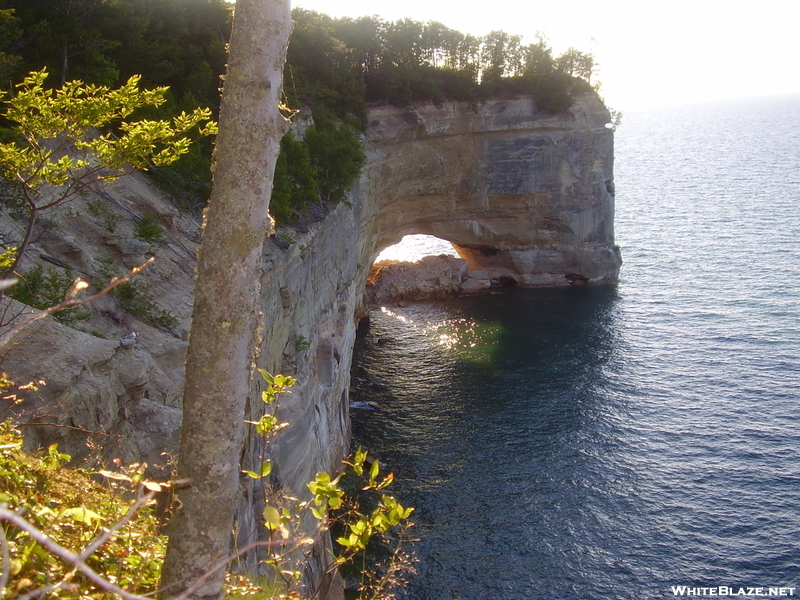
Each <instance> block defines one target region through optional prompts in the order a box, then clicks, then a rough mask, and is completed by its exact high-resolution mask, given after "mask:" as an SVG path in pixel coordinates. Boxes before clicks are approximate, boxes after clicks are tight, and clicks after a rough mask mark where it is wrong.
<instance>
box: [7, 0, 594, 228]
mask: <svg viewBox="0 0 800 600" xmlns="http://www.w3.org/2000/svg"><path fill="white" fill-rule="evenodd" d="M292 16H293V19H294V31H293V33H292V37H291V40H290V44H289V51H288V57H287V63H286V67H285V70H284V94H285V102H286V104H287V105H288V106H289V107H291V108H293V109H310V110H311V111H312V113H313V115H314V123H315V125H314V126H313V127H312V128H311V129H309V131H308V132H307V133H306V134H305V137H304V138H303V139H293V138H292V139H287V140H286V141H285V143H284V144H283V153H284V154H285V156H283V157H282V159H281V162H280V163H279V165H278V171H279V173H278V177H277V178H276V181H275V190H276V191H275V195H274V196H273V202H274V206H273V209H272V212H273V214H274V215H275V216H277V218H278V219H279V221H282V222H288V221H290V220H291V219H292V218H297V217H298V216H299V215H301V214H302V213H303V211H304V210H305V209H306V208H307V207H308V206H309V204H310V203H312V202H314V201H315V200H316V201H318V202H319V201H331V202H336V201H340V200H342V199H343V197H344V193H345V192H346V191H347V189H348V188H349V186H350V185H351V184H352V182H353V181H354V179H355V177H357V175H358V169H359V167H360V165H361V162H362V161H363V153H360V152H359V149H358V148H357V147H356V146H357V145H358V144H357V142H358V133H359V132H361V131H363V130H364V129H365V128H366V126H367V106H368V105H369V104H370V103H380V102H388V103H392V104H396V105H399V106H407V105H410V104H411V103H413V102H434V103H439V102H443V101H446V100H456V101H465V102H469V103H473V104H479V103H480V102H482V101H485V100H486V99H488V98H492V97H508V96H513V95H520V94H526V95H531V96H532V97H533V98H534V99H535V101H536V104H537V107H538V108H539V109H540V110H542V111H546V112H550V113H554V114H555V113H560V112H564V111H566V110H567V109H568V108H569V107H570V105H571V103H572V97H573V95H574V94H576V93H581V92H585V91H589V90H590V89H591V84H592V74H593V71H594V67H595V65H594V59H593V57H592V56H591V54H586V53H583V52H581V51H578V50H576V49H574V48H570V49H569V50H567V51H566V52H565V53H563V54H562V55H560V56H554V55H553V52H552V48H551V47H550V46H549V44H548V43H547V40H546V39H544V38H543V37H538V38H537V39H536V40H535V41H534V42H533V43H528V44H524V43H523V40H522V37H521V36H519V35H511V34H508V33H506V32H503V31H492V32H491V33H489V34H487V35H486V36H482V37H477V36H473V35H470V34H465V33H461V32H459V31H456V30H454V29H450V28H449V27H447V26H445V25H443V24H442V23H438V22H435V21H429V22H421V21H414V20H411V19H401V20H398V21H386V20H383V19H381V18H379V17H377V16H370V17H367V16H365V17H359V18H350V17H342V18H333V17H330V16H328V15H324V14H320V13H317V12H314V11H309V10H304V9H301V8H296V9H294V11H293V13H292ZM231 21H232V4H230V3H228V2H226V1H224V0H0V89H2V90H12V89H13V85H14V83H15V82H18V81H21V80H22V79H23V78H24V77H25V75H26V74H27V73H29V72H30V71H33V70H39V69H42V68H47V70H48V71H49V72H50V73H52V74H53V75H52V77H51V78H50V81H49V83H50V84H51V85H54V86H60V85H63V83H64V82H65V81H68V80H73V79H81V80H83V81H84V82H86V83H91V84H103V85H111V86H115V85H120V84H121V83H123V82H124V81H126V80H127V79H128V78H129V77H130V76H131V75H137V74H138V75H141V83H142V86H143V87H145V88H150V87H156V86H169V88H170V89H169V92H168V94H167V102H166V103H165V104H164V105H162V106H161V107H159V108H158V109H157V111H156V113H157V114H147V115H143V116H147V117H149V118H169V117H172V116H174V115H175V114H177V113H179V112H180V111H182V110H185V111H191V110H193V109H194V108H197V107H210V108H211V109H212V110H213V111H217V110H218V108H219V102H220V85H221V80H220V76H221V75H222V73H223V72H224V70H225V62H226V57H227V47H226V44H227V42H228V39H229V36H230V29H231ZM2 125H3V124H2V123H0V126H2ZM334 147H335V148H339V149H340V152H339V153H338V154H337V153H332V152H330V151H328V150H329V149H330V148H334ZM211 150H212V142H210V141H204V142H202V143H200V144H197V145H195V146H194V147H193V149H192V151H191V152H190V153H189V154H188V155H186V156H185V157H184V158H182V159H181V160H180V161H179V162H178V163H177V164H176V165H174V166H171V167H168V168H162V169H157V170H154V175H155V177H156V179H157V181H158V182H159V183H160V184H161V185H162V186H163V187H165V188H166V190H167V191H168V192H170V193H172V194H173V195H174V196H175V197H176V200H177V201H178V203H179V204H181V205H182V206H184V207H186V208H191V207H194V206H199V205H201V204H202V203H204V202H205V200H206V199H207V198H208V194H209V191H210V182H211V174H210V165H211Z"/></svg>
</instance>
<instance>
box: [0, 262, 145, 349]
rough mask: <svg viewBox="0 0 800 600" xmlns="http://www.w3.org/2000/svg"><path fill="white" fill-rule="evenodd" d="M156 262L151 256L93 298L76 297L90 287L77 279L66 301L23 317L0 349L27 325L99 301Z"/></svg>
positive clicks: (0, 338)
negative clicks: (73, 307) (66, 309)
mask: <svg viewBox="0 0 800 600" xmlns="http://www.w3.org/2000/svg"><path fill="white" fill-rule="evenodd" d="M154 260H155V258H154V257H152V256H151V257H150V258H148V259H147V261H146V262H144V263H143V264H141V265H139V266H138V267H134V268H133V269H131V271H130V273H128V274H127V275H125V276H124V277H120V278H119V279H117V278H114V279H112V280H111V282H110V283H109V284H108V285H107V286H106V287H104V288H103V289H102V290H100V291H99V292H97V293H96V294H92V295H91V296H87V297H85V298H76V297H75V296H76V294H77V293H78V292H79V291H81V290H82V289H85V288H86V287H87V286H88V284H87V283H86V282H85V281H83V280H82V279H76V280H75V282H74V283H73V284H72V287H71V288H70V290H69V292H68V293H67V297H66V298H64V300H63V301H62V302H61V303H59V304H56V305H55V306H51V307H50V308H46V309H44V310H40V311H37V312H35V313H29V314H27V315H25V316H24V317H22V319H21V320H20V321H19V323H16V324H15V325H14V326H13V327H12V328H11V329H9V330H8V331H6V332H5V333H4V334H3V335H2V336H0V349H2V348H3V346H5V345H6V344H7V343H8V341H9V340H10V339H11V338H12V337H14V336H15V335H16V334H17V333H19V331H20V330H21V329H23V328H24V327H26V326H27V325H30V324H31V323H33V322H34V321H38V320H39V319H43V318H45V317H46V316H48V315H51V314H53V313H54V312H58V311H60V310H64V309H65V308H70V307H72V306H80V305H83V304H86V303H87V302H91V301H93V300H97V299H98V298H100V297H102V296H105V295H106V294H107V293H108V292H110V291H111V290H113V289H114V288H115V287H117V286H118V285H120V284H122V283H125V282H126V281H128V280H129V279H130V278H131V277H133V276H134V275H138V274H139V273H141V272H142V271H143V270H144V269H145V268H147V267H149V266H150V265H151V264H153V261H154Z"/></svg>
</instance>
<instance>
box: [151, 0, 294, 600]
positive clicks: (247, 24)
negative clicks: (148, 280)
mask: <svg viewBox="0 0 800 600" xmlns="http://www.w3.org/2000/svg"><path fill="white" fill-rule="evenodd" d="M291 23H292V22H291V12H290V5H289V0H237V2H236V10H235V13H234V22H233V31H232V34H231V43H230V55H229V60H228V72H227V75H226V78H225V84H224V90H223V97H222V107H221V110H220V123H219V135H218V137H217V143H216V165H215V172H214V186H213V189H212V193H211V199H210V200H209V205H208V208H207V209H206V213H205V218H204V233H203V243H202V246H201V248H200V251H199V256H198V259H199V260H198V267H197V286H196V289H195V301H194V313H193V316H192V327H191V337H190V341H189V350H188V354H187V358H186V388H185V391H184V396H183V426H182V433H181V444H180V458H179V462H178V477H179V478H180V479H184V478H185V479H188V480H189V483H188V487H186V488H185V489H180V490H178V491H177V493H176V495H177V497H178V499H179V502H178V503H177V508H176V510H175V512H174V515H173V518H172V523H171V525H170V531H169V545H168V548H167V556H166V559H165V562H164V568H163V574H162V587H167V586H170V587H169V589H168V590H166V591H165V594H166V595H167V596H172V595H175V594H176V593H177V592H179V591H181V590H184V589H186V588H187V587H188V586H189V585H191V584H192V582H194V581H196V580H197V579H198V578H199V577H200V576H201V575H202V574H203V573H204V572H206V571H207V570H208V568H209V567H210V566H211V565H212V564H214V563H217V562H219V561H220V560H221V559H223V558H224V557H225V556H227V555H228V554H229V552H230V551H231V539H232V532H231V530H232V525H233V517H234V514H233V513H234V506H235V505H236V503H237V493H238V490H239V473H240V467H239V455H240V451H241V446H242V438H243V427H244V422H243V419H244V408H245V401H246V398H247V396H248V394H249V392H250V385H251V378H252V373H253V362H254V354H255V348H256V343H257V339H258V335H259V329H260V324H261V318H260V306H259V295H260V286H259V278H260V276H261V249H262V243H263V240H264V236H265V232H266V230H267V219H268V215H267V209H268V207H269V200H270V195H271V192H272V177H273V172H274V169H275V161H276V159H277V156H278V150H279V143H280V139H281V137H283V135H284V133H285V132H286V131H287V129H288V122H287V121H286V119H284V118H283V116H281V114H280V112H279V110H278V105H279V102H280V98H281V77H282V72H283V65H284V62H285V57H286V46H287V43H288V38H289V33H290V31H291ZM223 579H224V570H223V571H221V572H218V573H216V574H215V575H214V576H213V577H209V578H208V579H207V580H206V581H205V583H204V585H203V586H202V587H201V588H200V589H199V590H197V591H196V592H194V593H193V594H192V596H191V597H192V598H218V597H220V596H221V593H222V586H223Z"/></svg>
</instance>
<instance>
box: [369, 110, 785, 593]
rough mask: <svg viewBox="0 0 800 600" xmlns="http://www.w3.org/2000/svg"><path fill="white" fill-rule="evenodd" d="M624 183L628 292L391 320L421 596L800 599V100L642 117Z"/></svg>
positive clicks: (393, 421) (387, 367) (478, 305)
mask: <svg viewBox="0 0 800 600" xmlns="http://www.w3.org/2000/svg"><path fill="white" fill-rule="evenodd" d="M615 181H616V190H617V196H616V198H617V214H616V232H617V243H618V244H619V245H620V247H621V250H622V257H623V260H624V261H625V264H624V265H623V267H622V271H621V275H620V282H619V284H618V285H617V286H608V287H594V288H561V289H539V290H522V289H516V290H511V291H505V292H503V293H501V294H497V295H487V296H483V297H479V298H468V299H467V298H464V299H452V300H447V301H441V302H420V303H413V304H411V305H410V306H408V307H405V308H398V307H386V308H384V309H376V310H374V311H373V312H372V318H371V324H370V327H369V333H368V335H366V336H365V337H363V338H362V339H360V341H359V342H358V345H357V348H356V358H355V362H357V363H360V364H362V365H363V366H364V367H365V368H366V369H367V371H368V372H369V375H370V377H371V378H372V379H375V380H378V381H380V382H382V383H383V384H384V385H385V389H373V390H371V391H369V392H368V393H366V394H363V395H361V396H360V397H358V398H354V400H359V401H365V400H372V401H375V402H377V403H379V404H380V406H381V407H382V408H381V410H353V419H354V435H355V441H356V443H361V444H363V445H364V446H365V447H367V448H369V449H373V450H375V451H377V452H378V453H379V454H380V456H381V458H382V460H383V461H384V462H385V463H387V466H388V468H389V469H390V470H392V471H394V472H395V474H396V476H397V482H396V484H395V485H394V486H393V488H394V493H395V494H396V495H397V496H399V497H400V498H401V500H402V501H403V502H404V503H405V504H408V505H411V506H415V507H416V508H417V510H416V512H415V515H414V517H415V518H414V521H415V523H416V526H415V527H414V529H413V534H414V535H415V536H416V537H417V538H419V542H417V543H416V544H414V546H413V548H414V550H415V552H416V554H417V556H418V558H419V563H418V565H417V568H418V574H417V575H416V576H415V577H414V578H413V580H412V582H411V585H410V586H409V587H408V589H407V591H406V596H405V597H407V598H410V599H415V600H440V599H442V600H453V599H455V598H460V599H462V600H483V599H527V598H542V599H544V598H547V599H565V600H571V599H575V600H585V599H595V598H597V599H617V598H619V599H640V598H641V599H649V598H654V599H660V598H674V597H677V596H676V595H675V591H674V590H673V586H693V587H709V588H711V587H717V588H718V587H719V586H725V587H727V588H730V590H729V591H731V592H738V591H739V586H742V587H744V588H745V590H744V591H745V592H747V589H746V588H747V587H756V586H762V587H764V588H765V590H764V591H763V593H764V594H767V591H768V590H767V589H766V588H767V587H768V586H772V587H773V588H776V587H778V586H781V587H784V588H787V587H794V588H796V589H794V591H793V594H794V595H800V97H794V98H778V99H760V100H752V101H738V102H731V103H727V104H716V105H698V106H684V107H675V108H669V109H658V110H650V111H641V112H631V113H629V114H626V115H625V116H624V119H623V124H622V126H621V127H620V129H619V130H618V132H617V135H616V167H615ZM423 246H424V244H423ZM431 249H433V251H435V252H437V251H438V249H436V248H435V247H434V246H431ZM379 387H380V386H379ZM707 593H708V592H707ZM716 593H721V590H716ZM776 593H780V592H776ZM783 593H785V594H786V595H789V593H790V592H789V591H787V590H784V592H783ZM738 597H742V596H741V595H740V596H738ZM753 597H755V596H753Z"/></svg>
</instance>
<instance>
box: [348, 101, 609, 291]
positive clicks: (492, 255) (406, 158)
mask: <svg viewBox="0 0 800 600" xmlns="http://www.w3.org/2000/svg"><path fill="white" fill-rule="evenodd" d="M370 118H371V119H372V121H371V125H370V129H369V133H368V139H367V144H366V150H367V164H366V165H365V168H364V172H363V175H362V177H361V180H360V182H359V186H358V188H357V191H356V195H358V196H360V197H361V199H362V201H363V208H362V210H363V214H362V227H363V235H362V237H363V239H365V240H369V242H368V244H367V246H368V248H367V249H366V250H367V251H368V252H369V254H370V257H369V259H368V262H369V263H370V264H371V262H372V260H374V258H375V256H377V254H378V253H379V252H380V251H381V250H383V249H384V248H385V247H387V246H389V245H391V244H393V243H396V242H397V241H399V240H400V239H402V237H403V236H405V235H408V234H412V233H423V234H429V235H434V236H436V237H439V238H442V239H445V240H448V241H450V242H452V243H453V245H454V246H455V248H456V250H457V252H458V253H459V254H460V255H461V256H462V257H463V258H465V259H466V260H467V261H468V262H469V264H470V268H471V269H472V270H478V269H480V270H484V271H487V272H488V273H489V274H490V276H491V277H492V278H493V279H500V278H503V277H509V278H513V279H514V280H515V281H517V282H519V283H520V284H521V285H529V286H532V285H562V284H565V283H567V276H568V275H577V276H579V277H580V278H583V279H585V280H587V281H588V282H590V283H610V282H614V281H616V278H617V274H618V271H619V266H620V264H621V260H620V257H619V252H618V250H617V248H616V246H615V245H614V226H613V223H614V184H613V132H612V131H611V130H610V129H608V128H607V127H606V124H607V123H608V122H609V121H610V117H609V114H608V111H607V110H606V108H605V107H604V106H603V105H602V103H601V102H600V100H599V99H598V98H597V96H595V95H594V94H591V93H589V94H585V95H583V96H580V97H578V98H576V102H575V105H574V107H573V109H572V110H571V112H570V113H568V114H565V115H549V114H547V113H541V112H538V111H537V110H536V109H535V104H534V102H533V100H532V99H531V98H517V99H509V100H493V101H490V102H488V103H487V104H486V105H484V106H482V107H481V108H480V109H471V108H470V107H468V106H466V105H460V104H445V105H441V106H433V105H428V106H418V107H415V109H414V110H413V111H412V110H410V109H409V110H401V109H398V108H395V107H378V108H373V109H372V110H371V111H370Z"/></svg>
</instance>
